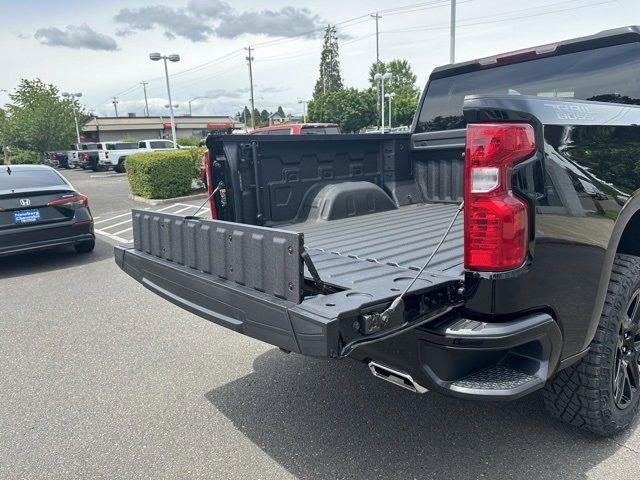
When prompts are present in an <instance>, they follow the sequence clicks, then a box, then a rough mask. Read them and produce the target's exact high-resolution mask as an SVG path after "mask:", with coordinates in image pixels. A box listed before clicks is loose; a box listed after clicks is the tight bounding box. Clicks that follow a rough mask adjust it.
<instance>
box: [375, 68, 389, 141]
mask: <svg viewBox="0 0 640 480" xmlns="http://www.w3.org/2000/svg"><path fill="white" fill-rule="evenodd" d="M373 79H374V80H375V81H376V82H380V86H381V96H380V99H381V101H380V103H381V104H382V111H381V114H380V125H381V127H380V133H384V103H385V102H384V82H388V81H390V80H391V73H390V72H387V73H385V74H381V73H376V74H375V76H374V77H373Z"/></svg>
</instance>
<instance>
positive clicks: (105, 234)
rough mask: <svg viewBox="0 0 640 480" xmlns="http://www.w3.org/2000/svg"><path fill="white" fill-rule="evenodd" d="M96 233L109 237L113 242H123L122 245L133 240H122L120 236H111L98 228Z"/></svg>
mask: <svg viewBox="0 0 640 480" xmlns="http://www.w3.org/2000/svg"><path fill="white" fill-rule="evenodd" d="M94 231H95V232H96V233H98V234H100V235H103V236H105V237H107V238H111V239H112V240H115V241H117V242H122V243H129V242H131V240H127V239H126V238H122V237H119V236H117V235H111V234H110V233H107V232H103V231H102V230H98V229H97V228H96V229H95V230H94Z"/></svg>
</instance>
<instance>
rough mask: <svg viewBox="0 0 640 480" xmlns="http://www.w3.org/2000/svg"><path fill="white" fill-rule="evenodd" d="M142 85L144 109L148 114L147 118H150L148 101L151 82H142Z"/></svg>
mask: <svg viewBox="0 0 640 480" xmlns="http://www.w3.org/2000/svg"><path fill="white" fill-rule="evenodd" d="M140 85H142V90H144V109H145V112H146V115H147V117H148V116H149V101H148V100H147V85H149V82H140Z"/></svg>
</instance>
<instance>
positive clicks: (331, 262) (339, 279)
mask: <svg viewBox="0 0 640 480" xmlns="http://www.w3.org/2000/svg"><path fill="white" fill-rule="evenodd" d="M457 209H458V205H457V204H442V203H438V204H435V203H433V204H415V205H406V206H403V207H400V208H398V209H397V210H391V211H387V212H380V213H372V214H369V215H362V216H358V217H351V218H344V219H339V220H331V221H313V222H305V223H297V224H291V225H286V226H281V227H280V228H283V229H285V230H291V231H295V232H301V233H303V234H304V243H305V247H306V249H307V251H308V252H309V254H310V256H311V258H312V260H313V263H314V264H315V267H316V269H317V270H318V273H319V274H320V276H321V278H322V279H323V280H324V281H325V282H329V283H332V284H334V285H342V286H345V287H353V286H354V285H356V284H358V283H361V282H365V281H370V280H372V279H374V278H378V279H383V278H384V277H386V276H392V275H397V274H398V268H400V269H406V270H414V271H417V270H419V269H420V268H421V267H422V265H423V264H424V262H425V261H426V260H427V258H428V257H429V255H430V254H431V252H432V251H433V249H434V248H435V247H436V245H437V244H438V242H439V241H440V239H441V238H442V235H444V232H445V230H446V229H447V227H448V226H449V223H450V222H451V219H452V218H453V216H454V215H455V212H456V210H457ZM462 233H463V221H462V217H459V218H458V220H456V223H455V224H454V226H453V229H452V230H451V232H450V233H449V236H448V237H447V239H446V240H445V242H444V244H443V245H442V247H441V248H440V250H439V251H438V252H437V253H436V255H435V257H434V258H433V260H432V261H431V264H430V265H429V267H428V268H427V271H428V272H429V273H431V274H436V275H443V276H448V277H459V276H461V275H462V273H463V234H462ZM382 267H386V268H382ZM407 273H408V274H411V275H413V274H412V273H411V272H407ZM305 276H306V277H308V278H309V277H310V274H309V272H308V271H306V272H305Z"/></svg>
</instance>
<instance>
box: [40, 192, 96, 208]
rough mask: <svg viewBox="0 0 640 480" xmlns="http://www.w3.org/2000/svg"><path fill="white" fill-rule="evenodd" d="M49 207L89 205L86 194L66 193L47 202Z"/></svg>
mask: <svg viewBox="0 0 640 480" xmlns="http://www.w3.org/2000/svg"><path fill="white" fill-rule="evenodd" d="M47 205H49V206H50V207H60V206H64V207H69V208H81V207H88V206H89V198H88V197H87V196H86V195H82V194H80V193H79V194H77V195H68V196H65V197H61V198H56V199H55V200H51V201H50V202H49V203H47Z"/></svg>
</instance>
